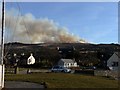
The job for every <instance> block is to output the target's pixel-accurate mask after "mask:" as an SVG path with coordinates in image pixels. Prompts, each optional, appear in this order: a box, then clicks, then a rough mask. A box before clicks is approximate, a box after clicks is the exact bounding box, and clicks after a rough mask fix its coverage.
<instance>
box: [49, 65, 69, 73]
mask: <svg viewBox="0 0 120 90" xmlns="http://www.w3.org/2000/svg"><path fill="white" fill-rule="evenodd" d="M51 72H66V73H69V72H71V69H68V68H66V67H63V66H53V67H52V69H51Z"/></svg>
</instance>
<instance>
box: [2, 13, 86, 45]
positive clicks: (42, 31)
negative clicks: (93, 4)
mask: <svg viewBox="0 0 120 90" xmlns="http://www.w3.org/2000/svg"><path fill="white" fill-rule="evenodd" d="M5 20H6V23H5V30H6V31H5V41H6V42H22V43H51V42H52V43H85V42H86V41H85V40H83V39H81V38H79V37H77V36H75V35H72V34H71V33H69V32H68V29H67V28H65V27H60V26H59V25H57V23H56V22H54V21H53V20H50V19H48V18H44V19H43V18H39V19H36V18H35V17H34V16H33V15H32V14H29V13H28V14H26V15H24V16H22V15H20V14H16V12H14V11H13V12H12V11H9V12H6V16H5ZM0 23H1V20H0Z"/></svg>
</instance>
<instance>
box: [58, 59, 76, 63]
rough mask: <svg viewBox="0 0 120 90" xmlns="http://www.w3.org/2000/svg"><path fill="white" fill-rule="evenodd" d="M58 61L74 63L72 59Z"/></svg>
mask: <svg viewBox="0 0 120 90" xmlns="http://www.w3.org/2000/svg"><path fill="white" fill-rule="evenodd" d="M60 60H61V61H63V62H66V63H75V61H74V60H72V59H60Z"/></svg>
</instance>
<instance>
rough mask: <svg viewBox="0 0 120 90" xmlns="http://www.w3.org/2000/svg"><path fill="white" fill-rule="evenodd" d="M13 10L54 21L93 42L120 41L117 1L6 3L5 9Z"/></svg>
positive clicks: (69, 31) (70, 31)
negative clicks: (119, 39)
mask: <svg viewBox="0 0 120 90" xmlns="http://www.w3.org/2000/svg"><path fill="white" fill-rule="evenodd" d="M18 6H19V7H18ZM13 9H15V10H16V11H18V10H20V12H21V14H22V15H25V14H31V15H32V17H34V18H35V19H48V20H50V21H53V22H54V23H55V24H57V26H58V27H64V28H66V30H67V32H68V33H70V34H71V35H74V36H77V37H80V38H82V39H84V40H86V41H87V42H90V43H118V3H117V2H18V3H17V2H9V3H8V2H7V3H6V11H11V10H13Z"/></svg>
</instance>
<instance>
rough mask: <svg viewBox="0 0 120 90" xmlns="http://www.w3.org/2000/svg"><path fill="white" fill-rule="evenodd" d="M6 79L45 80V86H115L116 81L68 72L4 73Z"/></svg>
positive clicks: (37, 81) (40, 81) (38, 81)
mask: <svg viewBox="0 0 120 90" xmlns="http://www.w3.org/2000/svg"><path fill="white" fill-rule="evenodd" d="M5 80H6V81H28V82H36V83H40V84H41V83H42V82H45V83H46V85H47V88H117V87H118V81H117V80H112V79H110V78H106V77H97V76H87V75H80V74H69V73H32V74H6V75H5Z"/></svg>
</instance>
